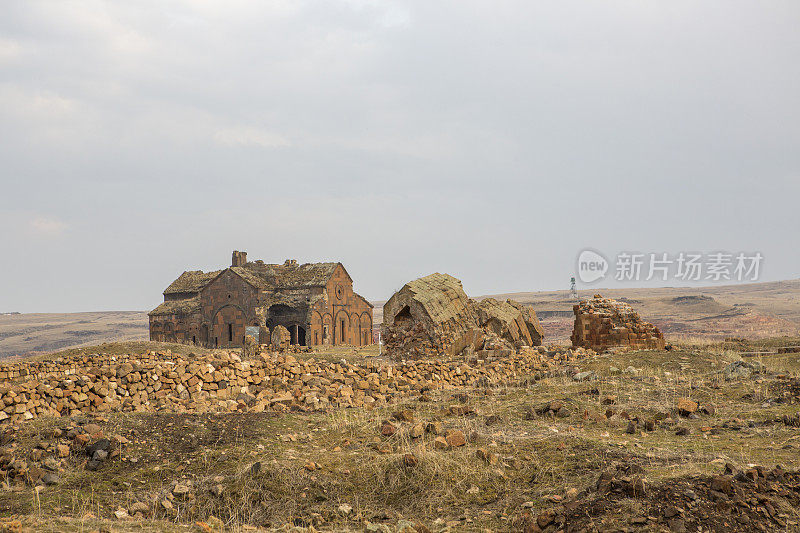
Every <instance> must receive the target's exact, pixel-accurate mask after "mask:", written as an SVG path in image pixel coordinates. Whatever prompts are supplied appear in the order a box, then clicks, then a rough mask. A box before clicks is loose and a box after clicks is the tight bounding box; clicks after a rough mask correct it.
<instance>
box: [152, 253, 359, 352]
mask: <svg viewBox="0 0 800 533" xmlns="http://www.w3.org/2000/svg"><path fill="white" fill-rule="evenodd" d="M149 316H150V340H153V341H166V342H180V343H187V344H197V345H200V346H205V347H209V348H217V347H218V348H228V347H238V346H242V344H243V342H244V336H245V334H246V333H248V334H252V335H254V336H255V335H256V334H257V335H258V337H259V338H258V339H257V340H259V342H260V343H268V342H269V334H270V332H271V331H272V329H273V328H274V327H275V326H277V325H282V326H284V327H285V328H287V329H288V330H289V333H290V334H291V342H292V344H299V345H301V346H314V345H342V344H347V345H353V346H364V345H367V344H372V304H370V303H369V302H368V301H367V300H366V299H365V298H364V297H363V296H360V295H358V294H356V293H355V292H353V279H352V278H351V277H350V275H349V274H348V273H347V270H345V268H344V266H342V264H341V263H305V264H302V265H299V264H297V261H295V260H286V262H284V263H283V264H282V265H272V264H267V263H264V262H263V261H260V260H259V261H248V260H247V253H246V252H239V251H234V252H233V258H232V261H231V266H230V267H228V268H226V269H223V270H217V271H214V272H203V271H201V270H193V271H187V272H184V273H183V274H181V275H180V276H179V277H178V279H176V280H175V281H173V282H172V284H170V286H169V287H167V289H166V290H165V291H164V303H162V304H161V305H159V306H158V307H156V308H155V309H153V310H152V311H151V312H150V313H149ZM256 332H257V333H256Z"/></svg>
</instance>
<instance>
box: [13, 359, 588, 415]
mask: <svg viewBox="0 0 800 533" xmlns="http://www.w3.org/2000/svg"><path fill="white" fill-rule="evenodd" d="M583 353H585V352H584V351H583V350H577V351H573V350H562V351H555V352H554V351H547V350H545V349H544V348H539V349H528V350H523V351H522V352H521V353H519V354H515V355H514V356H513V357H512V356H510V357H500V358H494V359H485V360H484V359H473V360H471V361H470V362H465V361H464V360H462V361H442V360H435V361H434V360H429V361H408V362H403V363H397V364H391V363H384V364H353V363H348V362H346V361H344V360H342V361H340V362H327V361H316V360H314V359H307V360H300V359H297V358H295V357H294V356H293V355H291V354H289V353H283V354H276V353H268V354H260V355H258V356H256V357H254V358H253V359H251V360H242V359H241V358H240V357H239V356H238V355H235V354H233V353H221V354H218V355H214V356H207V357H203V358H195V359H187V358H184V357H181V356H177V355H173V354H171V353H169V352H164V353H152V352H148V353H146V354H143V355H129V356H105V355H95V356H78V357H71V358H60V359H58V360H55V361H48V362H19V363H13V364H7V365H3V366H0V421H6V422H15V421H20V420H28V419H31V418H34V417H38V416H74V415H80V414H86V413H93V412H97V413H103V412H112V411H169V412H217V411H237V410H238V411H255V412H258V411H268V410H272V411H285V410H289V409H296V410H326V409H329V408H336V407H350V406H353V407H369V406H371V405H382V404H385V403H387V402H392V401H394V400H397V399H399V398H402V397H405V396H409V395H411V394H419V393H420V392H421V391H424V390H430V389H449V388H455V387H464V386H481V385H484V386H492V385H499V384H503V385H514V384H519V383H523V382H527V381H528V380H530V379H531V378H532V377H535V376H536V374H537V373H544V372H548V371H551V370H552V369H554V368H557V367H559V366H560V365H562V364H563V363H565V362H568V361H574V360H576V358H577V357H579V356H580V355H582V354H583Z"/></svg>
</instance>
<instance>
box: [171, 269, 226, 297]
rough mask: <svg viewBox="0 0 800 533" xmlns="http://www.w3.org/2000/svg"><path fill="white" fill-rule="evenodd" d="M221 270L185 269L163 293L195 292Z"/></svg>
mask: <svg viewBox="0 0 800 533" xmlns="http://www.w3.org/2000/svg"><path fill="white" fill-rule="evenodd" d="M220 272H222V270H215V271H214V272H203V271H202V270H187V271H186V272H184V273H183V274H181V275H180V276H178V279H176V280H175V281H173V282H172V283H170V285H169V287H167V288H166V289H165V290H164V294H179V293H197V292H200V290H201V289H202V288H203V287H205V286H206V285H208V284H209V283H210V282H211V280H212V279H214V278H216V277H217V276H218V275H219V274H220Z"/></svg>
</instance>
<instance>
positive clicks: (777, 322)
mask: <svg viewBox="0 0 800 533" xmlns="http://www.w3.org/2000/svg"><path fill="white" fill-rule="evenodd" d="M598 293H599V294H602V295H603V296H606V297H610V298H615V299H617V300H622V301H625V302H627V303H629V304H630V305H631V306H632V307H633V308H634V309H636V311H637V312H638V313H639V314H640V315H641V317H642V318H643V319H644V320H647V321H649V322H653V323H654V324H656V325H657V326H659V328H661V330H662V331H663V332H664V334H665V335H666V336H667V338H668V339H669V338H672V339H686V338H693V337H697V338H707V339H715V340H717V339H723V338H726V337H744V338H764V337H775V336H780V335H796V334H797V333H798V332H800V279H798V280H789V281H773V282H764V283H749V284H741V285H718V286H712V287H664V288H655V289H635V288H631V289H603V288H593V289H590V290H581V291H578V296H579V298H581V299H584V298H588V297H591V296H593V295H594V294H598ZM490 296H491V297H493V298H498V299H506V298H512V299H515V300H518V301H520V302H523V303H527V304H530V305H531V306H532V307H533V308H534V309H535V310H536V313H537V314H538V315H539V316H540V319H541V321H542V323H543V325H544V327H545V332H546V333H547V337H546V338H548V339H550V340H565V339H568V338H569V335H570V333H571V332H572V306H573V305H574V304H575V302H574V301H572V300H571V299H570V297H569V291H551V292H518V293H507V294H494V295H485V296H479V297H477V298H478V299H480V298H487V297H490Z"/></svg>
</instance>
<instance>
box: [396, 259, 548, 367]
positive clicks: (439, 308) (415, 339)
mask: <svg viewBox="0 0 800 533" xmlns="http://www.w3.org/2000/svg"><path fill="white" fill-rule="evenodd" d="M383 317H384V319H383V328H382V335H383V341H384V342H385V345H386V352H387V354H389V355H390V356H392V357H394V358H395V359H420V358H430V357H437V356H445V357H453V356H456V355H460V354H463V355H467V356H469V355H471V354H473V353H476V355H477V356H478V357H489V356H508V355H510V354H511V353H512V352H513V351H514V350H519V349H521V348H523V347H526V346H528V347H530V346H540V345H541V344H542V338H543V333H544V330H543V329H542V327H541V325H540V324H539V320H538V319H537V318H536V313H535V312H534V311H533V310H532V309H531V308H530V307H528V306H525V305H522V304H520V303H518V302H515V301H513V300H507V301H506V302H500V301H498V300H495V299H494V298H487V299H485V300H482V301H480V302H475V301H474V300H471V299H469V298H468V297H467V295H466V293H465V292H464V289H463V287H462V285H461V281H459V280H458V279H456V278H454V277H453V276H450V275H448V274H440V273H438V272H437V273H435V274H431V275H429V276H425V277H424V278H419V279H416V280H414V281H411V282H409V283H406V284H405V285H404V286H403V288H402V289H400V290H399V291H397V292H396V293H395V294H394V295H393V296H392V297H391V298H390V299H389V300H388V301H387V302H386V304H385V305H384V306H383Z"/></svg>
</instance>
